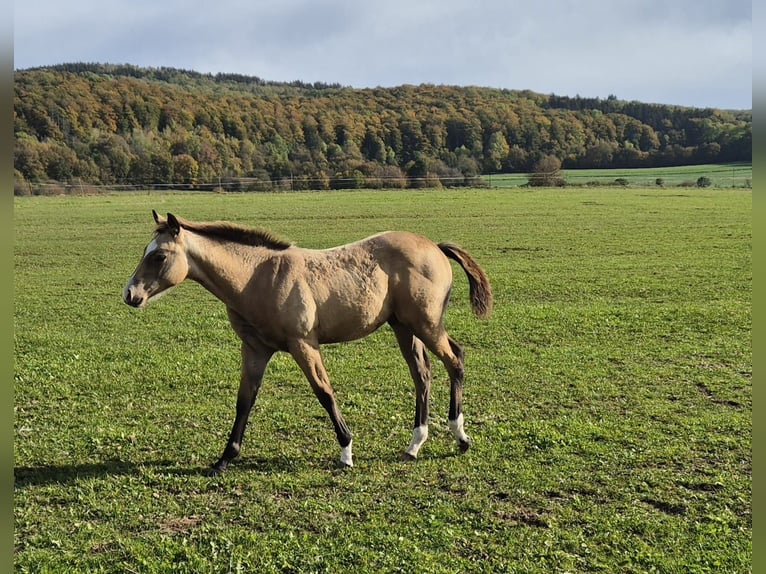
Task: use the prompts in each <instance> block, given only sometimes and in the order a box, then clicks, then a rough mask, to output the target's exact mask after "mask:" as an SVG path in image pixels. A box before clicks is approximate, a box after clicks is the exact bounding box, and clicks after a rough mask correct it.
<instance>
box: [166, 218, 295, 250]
mask: <svg viewBox="0 0 766 574" xmlns="http://www.w3.org/2000/svg"><path fill="white" fill-rule="evenodd" d="M176 219H178V223H179V224H180V225H181V227H183V228H184V229H188V230H189V231H193V232H194V233H198V234H200V235H204V236H205V237H210V238H211V239H218V240H221V241H230V242H232V243H239V244H241V245H252V246H254V247H267V248H269V249H275V250H278V251H281V250H283V249H287V248H288V247H291V246H292V243H291V242H290V241H287V240H286V239H282V238H281V237H278V236H277V235H275V234H274V233H272V232H271V231H267V230H265V229H258V228H253V227H247V226H244V225H239V224H236V223H230V222H228V221H214V222H195V221H188V220H186V219H182V218H180V217H176ZM168 227H169V226H168V223H167V221H161V222H159V223H158V224H157V228H156V229H155V230H154V232H155V233H157V234H159V233H163V232H165V231H167V230H168Z"/></svg>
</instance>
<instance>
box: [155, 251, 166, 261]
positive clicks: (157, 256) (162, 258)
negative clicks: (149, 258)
mask: <svg viewBox="0 0 766 574" xmlns="http://www.w3.org/2000/svg"><path fill="white" fill-rule="evenodd" d="M167 258H168V256H167V255H165V254H164V253H163V252H162V251H155V252H154V260H155V261H156V262H157V263H164V262H165V259H167Z"/></svg>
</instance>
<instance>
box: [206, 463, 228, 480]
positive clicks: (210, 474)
mask: <svg viewBox="0 0 766 574" xmlns="http://www.w3.org/2000/svg"><path fill="white" fill-rule="evenodd" d="M224 470H226V468H225V467H224V468H219V467H217V466H214V467H212V468H211V469H210V470H208V471H207V477H208V478H215V477H216V476H221V475H222V474H223V471H224Z"/></svg>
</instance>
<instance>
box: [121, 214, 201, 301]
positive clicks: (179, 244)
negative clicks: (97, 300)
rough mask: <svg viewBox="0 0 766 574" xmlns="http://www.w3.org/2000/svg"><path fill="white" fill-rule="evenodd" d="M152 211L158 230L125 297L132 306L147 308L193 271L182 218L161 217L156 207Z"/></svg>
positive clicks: (134, 274)
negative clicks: (186, 247)
mask: <svg viewBox="0 0 766 574" xmlns="http://www.w3.org/2000/svg"><path fill="white" fill-rule="evenodd" d="M152 214H153V215H154V221H155V222H156V223H157V231H156V233H155V236H154V238H153V239H152V241H151V242H150V243H149V245H147V246H146V249H145V250H144V256H143V257H142V258H141V261H140V262H139V263H138V267H136V270H135V271H134V272H133V275H132V276H131V278H130V279H129V280H128V283H127V285H125V289H123V292H122V298H123V300H124V301H125V303H127V304H128V305H130V306H131V307H143V306H144V305H146V303H148V302H149V301H150V300H151V299H154V298H156V297H157V296H159V295H160V294H162V293H164V292H165V291H167V290H168V289H170V288H171V287H173V286H175V285H178V284H179V283H181V282H182V281H183V280H184V279H186V276H187V274H188V272H189V261H188V259H187V257H186V252H185V250H184V248H183V238H182V228H181V225H180V223H179V222H178V219H176V217H175V216H173V215H172V214H171V213H168V216H167V219H163V218H161V217H160V216H159V215H157V212H156V211H154V210H152Z"/></svg>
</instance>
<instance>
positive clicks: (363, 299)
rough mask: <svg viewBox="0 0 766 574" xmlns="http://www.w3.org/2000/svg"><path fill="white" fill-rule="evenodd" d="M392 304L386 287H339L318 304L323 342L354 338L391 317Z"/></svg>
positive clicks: (321, 339)
mask: <svg viewBox="0 0 766 574" xmlns="http://www.w3.org/2000/svg"><path fill="white" fill-rule="evenodd" d="M390 316H391V305H390V302H389V298H388V294H387V292H386V290H385V289H384V288H379V289H364V290H361V289H348V290H346V291H339V292H336V293H335V294H333V295H331V296H330V297H328V298H327V300H325V301H323V302H322V303H321V304H320V305H318V306H317V331H318V334H319V338H320V342H323V343H332V342H336V343H337V342H341V341H352V340H354V339H360V338H362V337H364V336H366V335H369V334H370V333H372V332H373V331H375V330H376V329H377V328H378V327H380V326H381V325H382V324H383V323H385V322H386V321H388V319H389V318H390Z"/></svg>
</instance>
